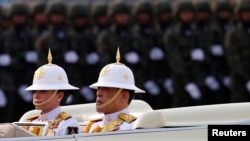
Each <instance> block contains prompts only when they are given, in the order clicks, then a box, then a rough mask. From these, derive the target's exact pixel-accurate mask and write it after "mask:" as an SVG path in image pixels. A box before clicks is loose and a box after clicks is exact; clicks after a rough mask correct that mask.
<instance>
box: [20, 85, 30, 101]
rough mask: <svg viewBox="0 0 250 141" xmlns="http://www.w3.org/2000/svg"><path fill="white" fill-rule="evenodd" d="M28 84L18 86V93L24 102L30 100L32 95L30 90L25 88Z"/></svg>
mask: <svg viewBox="0 0 250 141" xmlns="http://www.w3.org/2000/svg"><path fill="white" fill-rule="evenodd" d="M27 87H28V86H27V85H26V84H22V85H20V86H19V87H18V94H19V95H20V96H21V98H22V99H23V100H24V101H25V102H31V101H32V99H33V95H32V92H31V91H27V90H25V89H26V88H27Z"/></svg>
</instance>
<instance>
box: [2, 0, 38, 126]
mask: <svg viewBox="0 0 250 141" xmlns="http://www.w3.org/2000/svg"><path fill="white" fill-rule="evenodd" d="M10 8H11V9H10V10H11V11H10V18H11V22H12V27H11V28H10V29H9V30H8V31H6V34H5V37H4V38H5V42H4V48H5V49H6V53H7V55H8V56H9V57H11V61H10V62H11V63H10V64H8V65H6V67H8V72H11V73H12V76H13V78H14V79H15V80H14V81H15V83H14V84H10V85H11V86H15V90H16V91H15V93H14V94H17V95H15V96H13V98H12V99H10V101H11V102H13V103H12V104H13V106H14V107H19V108H20V110H18V111H16V112H14V113H13V114H14V115H13V116H14V117H12V118H11V119H10V120H11V121H12V120H17V119H15V118H17V117H20V116H21V115H22V114H23V113H24V111H27V110H29V109H32V102H31V101H32V93H31V92H27V91H25V88H26V87H27V86H28V84H29V83H30V82H31V80H32V73H33V71H34V69H35V68H36V63H37V54H36V52H35V51H34V39H33V37H32V35H31V31H30V28H29V27H28V19H29V11H28V7H27V5H25V4H23V3H13V4H12V5H11V7H10ZM20 105H22V106H20Z"/></svg>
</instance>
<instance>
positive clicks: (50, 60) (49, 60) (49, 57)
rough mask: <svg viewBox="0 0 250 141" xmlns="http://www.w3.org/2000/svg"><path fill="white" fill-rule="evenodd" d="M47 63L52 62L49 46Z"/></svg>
mask: <svg viewBox="0 0 250 141" xmlns="http://www.w3.org/2000/svg"><path fill="white" fill-rule="evenodd" d="M48 64H49V65H51V64H52V55H51V51H50V48H49V53H48Z"/></svg>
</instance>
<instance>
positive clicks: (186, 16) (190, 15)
mask: <svg viewBox="0 0 250 141" xmlns="http://www.w3.org/2000/svg"><path fill="white" fill-rule="evenodd" d="M179 16H180V20H181V21H182V22H183V23H191V22H192V21H193V19H194V12H193V11H191V10H183V11H182V12H180V15H179Z"/></svg>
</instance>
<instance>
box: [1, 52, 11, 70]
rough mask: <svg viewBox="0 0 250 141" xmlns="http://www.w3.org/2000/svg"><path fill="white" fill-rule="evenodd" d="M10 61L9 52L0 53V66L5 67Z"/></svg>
mask: <svg viewBox="0 0 250 141" xmlns="http://www.w3.org/2000/svg"><path fill="white" fill-rule="evenodd" d="M10 63H11V57H10V55H9V54H0V66H3V67H7V66H9V65H10Z"/></svg>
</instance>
